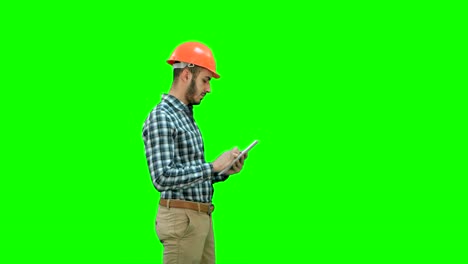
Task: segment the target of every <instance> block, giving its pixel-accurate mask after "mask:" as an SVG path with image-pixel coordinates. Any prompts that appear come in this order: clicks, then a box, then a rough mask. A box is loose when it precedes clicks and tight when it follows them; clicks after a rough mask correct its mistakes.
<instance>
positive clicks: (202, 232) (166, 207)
mask: <svg viewBox="0 0 468 264" xmlns="http://www.w3.org/2000/svg"><path fill="white" fill-rule="evenodd" d="M167 62H168V63H169V64H171V65H172V66H173V69H174V79H173V83H172V86H171V89H170V91H169V94H164V95H163V96H162V101H161V102H160V103H159V104H158V105H157V106H156V107H155V108H154V109H153V110H152V111H151V113H150V114H149V116H148V118H147V119H146V121H145V124H144V126H143V139H144V143H145V149H146V158H147V162H148V167H149V170H150V174H151V179H152V181H153V184H154V186H155V187H156V189H157V190H158V191H159V192H160V193H161V199H160V203H159V208H158V213H157V217H156V233H157V235H158V237H159V240H160V241H161V243H162V244H163V246H164V254H163V255H164V256H163V259H164V263H184V264H186V263H215V254H214V235H213V226H212V221H211V213H212V211H213V209H214V207H213V205H212V204H211V200H212V196H213V184H214V183H216V182H220V181H224V180H226V179H227V178H228V177H229V175H232V174H235V173H238V172H240V171H241V169H242V167H243V164H244V159H245V158H246V157H242V158H241V159H239V161H237V162H236V163H235V164H234V165H233V166H232V167H231V168H230V169H229V170H228V171H227V172H226V173H225V174H222V175H220V174H219V172H220V171H222V170H223V169H225V168H226V167H228V166H229V164H230V163H231V162H232V161H233V160H234V159H235V158H236V157H237V156H238V155H239V154H240V151H239V150H238V149H237V148H234V149H232V150H230V151H226V152H224V153H223V154H222V155H221V156H219V157H218V158H217V159H216V160H215V161H213V162H211V163H209V162H206V161H205V157H204V147H203V140H202V136H201V134H200V131H199V129H198V126H197V124H196V123H195V120H194V119H193V106H194V105H199V104H200V102H201V101H202V100H203V98H204V97H205V96H206V94H208V93H210V91H211V89H210V80H211V78H219V77H220V76H219V75H218V74H217V73H216V65H215V61H214V58H213V54H212V53H211V50H210V49H209V48H208V47H207V46H205V45H203V44H201V43H197V42H187V43H183V44H181V45H180V46H178V47H177V48H176V49H175V51H174V52H173V54H172V56H171V57H170V59H169V60H168V61H167Z"/></svg>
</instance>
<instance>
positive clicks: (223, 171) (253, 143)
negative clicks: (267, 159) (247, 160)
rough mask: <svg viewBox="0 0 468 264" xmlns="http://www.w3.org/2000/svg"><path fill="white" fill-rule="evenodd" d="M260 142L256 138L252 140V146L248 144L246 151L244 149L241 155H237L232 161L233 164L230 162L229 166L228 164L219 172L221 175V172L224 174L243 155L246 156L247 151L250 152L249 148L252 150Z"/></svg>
mask: <svg viewBox="0 0 468 264" xmlns="http://www.w3.org/2000/svg"><path fill="white" fill-rule="evenodd" d="M257 143H258V140H255V141H254V142H252V144H250V146H248V147H247V148H246V149H244V151H242V152H241V153H240V154H239V156H237V157H236V158H235V159H234V160H233V161H232V162H231V164H229V166H227V167H226V168H225V169H224V170H222V171H220V172H219V175H221V174H224V173H225V172H226V171H228V170H229V169H230V168H231V167H232V165H234V163H236V162H237V161H238V160H239V159H240V158H242V156H244V155H245V154H246V153H247V152H249V150H251V149H252V148H253V147H254V146H255V145H257Z"/></svg>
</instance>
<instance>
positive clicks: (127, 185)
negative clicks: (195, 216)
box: [0, 1, 468, 264]
mask: <svg viewBox="0 0 468 264" xmlns="http://www.w3.org/2000/svg"><path fill="white" fill-rule="evenodd" d="M1 5H2V8H0V10H1V11H0V12H1V13H2V15H1V18H0V19H1V21H2V29H1V30H2V46H3V47H2V52H1V53H2V58H1V60H2V64H3V67H2V68H3V70H2V80H1V86H2V87H1V91H0V97H1V100H2V102H1V110H2V114H1V115H2V123H3V124H2V131H1V132H0V133H2V134H1V138H2V147H1V148H2V166H1V173H2V176H1V180H2V184H1V188H2V191H1V196H2V220H1V221H2V222H1V226H2V227H1V234H0V236H1V240H2V253H1V254H0V262H2V263H101V264H104V263H116V264H117V263H122V264H123V263H134V264H137V263H138V264H144V263H147V264H149V263H152V264H156V263H162V246H161V244H160V243H159V241H158V239H157V237H156V235H155V231H154V221H155V214H156V209H157V203H158V201H159V193H158V192H157V191H156V190H155V189H154V187H153V185H152V183H151V180H150V175H149V172H148V169H147V165H146V159H145V154H144V145H143V141H142V138H141V129H142V125H143V122H144V120H145V118H146V117H147V115H148V113H149V112H150V111H151V109H152V108H153V107H154V106H155V105H156V104H157V103H159V101H160V98H161V94H163V93H167V92H168V91H169V88H170V85H171V81H172V73H171V67H170V66H169V65H168V64H166V62H165V61H166V60H167V59H168V58H169V56H170V54H171V53H172V51H173V50H174V48H175V47H176V46H177V45H179V44H180V43H183V42H185V41H200V42H202V43H205V44H206V45H208V46H209V47H210V48H211V49H212V51H213V53H214V56H215V59H216V61H217V68H218V72H219V73H220V75H221V78H220V79H218V80H216V79H214V80H212V82H211V88H212V92H211V94H209V95H208V96H207V97H206V98H205V99H204V100H203V102H202V104H201V105H200V106H197V107H195V118H196V120H197V123H198V125H199V127H200V129H201V132H202V134H203V136H204V142H205V149H206V159H207V160H208V161H213V160H214V159H215V158H216V157H218V155H220V154H221V153H222V152H224V151H226V150H228V149H231V148H233V147H235V146H238V147H239V148H240V149H242V148H245V147H247V146H248V145H249V144H250V143H251V142H252V141H253V140H255V139H257V140H259V144H258V145H257V146H256V147H255V148H254V149H253V150H252V151H251V152H250V155H249V158H248V159H247V161H246V164H245V168H244V170H243V171H242V172H241V173H240V174H237V175H234V176H231V177H230V178H229V179H228V180H227V181H225V182H222V183H218V184H216V185H215V196H214V203H215V204H216V211H215V213H214V214H213V218H214V228H215V240H216V254H217V261H218V263H221V264H242V263H320V264H325V263H466V262H464V261H463V260H466V257H467V256H466V245H465V246H463V245H464V244H466V232H465V231H466V216H465V213H466V185H465V184H464V181H463V179H464V178H466V175H468V174H466V145H465V144H464V142H466V128H465V126H466V98H465V97H464V96H463V92H462V90H466V87H467V86H466V81H465V80H463V79H464V77H463V76H466V60H464V59H462V58H463V52H462V51H463V50H465V51H466V41H465V40H464V37H463V35H466V34H465V33H466V31H465V33H462V32H463V31H462V29H461V25H462V24H463V19H462V16H461V13H462V10H463V9H462V8H461V7H457V6H456V5H455V4H452V5H451V4H448V3H447V4H444V5H441V4H436V3H433V4H427V3H425V2H421V3H416V2H408V3H406V2H405V3H396V2H392V1H390V2H388V1H387V2H379V3H377V2H371V1H370V2H354V1H350V2H336V1H335V2H327V3H322V2H320V3H319V2H310V3H298V2H277V3H274V2H262V3H261V2H254V1H250V2H247V1H242V2H223V1H204V2H199V1H190V2H185V1H183V2H181V1H175V2H172V1H166V2H162V1H161V2H158V1H148V2H139V1H131V2H130V1H129V2H118V1H117V2H102V1H95V2H87V3H85V2H82V1H73V2H67V1H65V2H63V1H62V2H58V1H57V2H28V3H27V2H21V3H18V4H15V5H14V6H12V5H8V4H5V3H3V4H1ZM465 22H466V21H465ZM465 30H466V29H465ZM465 59H466V58H465ZM463 64H465V65H464V66H463ZM463 68H465V70H462V69H463ZM460 77H462V78H460ZM462 87H465V88H462ZM463 153H464V154H463ZM463 156H465V158H463ZM463 175H465V176H463ZM463 241H464V242H463Z"/></svg>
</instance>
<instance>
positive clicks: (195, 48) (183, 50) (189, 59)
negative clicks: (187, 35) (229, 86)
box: [167, 42, 220, 78]
mask: <svg viewBox="0 0 468 264" xmlns="http://www.w3.org/2000/svg"><path fill="white" fill-rule="evenodd" d="M176 61H179V62H185V63H188V64H194V65H197V66H200V67H203V68H206V69H207V70H209V71H211V72H212V73H213V77H214V78H219V77H220V76H219V74H217V73H216V63H215V60H214V57H213V53H211V50H210V48H208V47H207V46H205V45H204V44H202V43H199V42H185V43H182V44H180V45H179V46H178V47H177V48H176V49H175V50H174V52H173V53H172V55H171V57H170V58H169V59H168V60H167V63H169V64H170V65H173V64H174V62H176Z"/></svg>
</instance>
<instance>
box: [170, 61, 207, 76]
mask: <svg viewBox="0 0 468 264" xmlns="http://www.w3.org/2000/svg"><path fill="white" fill-rule="evenodd" d="M174 63H178V61H176V62H174ZM185 69H188V70H189V71H190V72H191V73H192V75H193V79H196V78H197V77H198V74H200V71H201V67H200V66H197V65H194V66H193V67H185V68H183V69H174V79H173V80H174V81H177V78H179V76H180V74H181V73H182V72H183V71H184V70H185Z"/></svg>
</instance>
